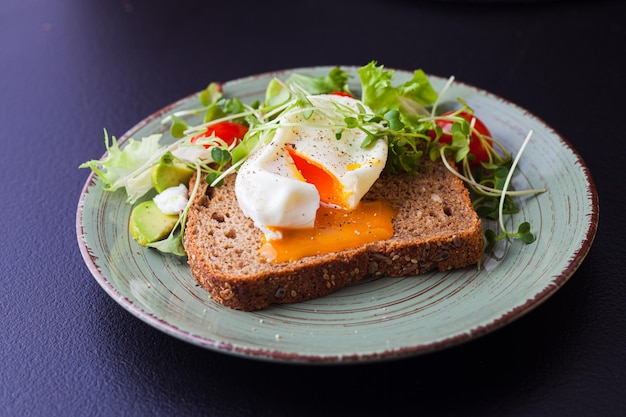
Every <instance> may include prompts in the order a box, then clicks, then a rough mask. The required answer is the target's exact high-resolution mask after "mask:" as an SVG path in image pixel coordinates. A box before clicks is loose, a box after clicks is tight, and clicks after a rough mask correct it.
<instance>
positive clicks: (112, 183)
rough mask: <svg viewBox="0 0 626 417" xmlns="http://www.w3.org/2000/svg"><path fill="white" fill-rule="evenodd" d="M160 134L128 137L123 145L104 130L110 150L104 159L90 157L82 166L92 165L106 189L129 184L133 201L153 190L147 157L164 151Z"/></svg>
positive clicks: (129, 191)
mask: <svg viewBox="0 0 626 417" xmlns="http://www.w3.org/2000/svg"><path fill="white" fill-rule="evenodd" d="M160 139H161V135H160V134H154V135H150V136H146V137H144V138H142V140H141V141H136V140H134V139H132V138H131V139H128V142H127V144H126V146H124V148H123V149H120V147H119V145H118V143H117V139H116V138H115V136H111V138H110V139H109V135H108V133H107V131H106V130H105V131H104V142H105V145H106V149H107V154H106V156H105V157H104V158H102V159H94V160H91V161H87V162H85V163H83V164H81V165H80V166H79V168H90V169H91V170H92V171H93V172H94V173H95V174H96V175H97V176H98V177H99V178H100V179H101V180H102V182H103V189H104V190H105V191H115V190H117V189H119V188H121V187H125V188H126V193H127V195H128V199H127V201H128V202H129V203H130V204H132V203H134V202H135V201H137V200H138V199H139V198H140V197H142V196H143V195H145V194H146V193H147V192H148V191H150V190H151V189H152V188H153V186H152V181H151V179H150V169H149V168H150V166H149V164H148V162H147V161H151V160H153V159H154V156H155V155H156V154H159V153H161V152H164V151H165V147H164V146H162V145H160V144H159V140H160Z"/></svg>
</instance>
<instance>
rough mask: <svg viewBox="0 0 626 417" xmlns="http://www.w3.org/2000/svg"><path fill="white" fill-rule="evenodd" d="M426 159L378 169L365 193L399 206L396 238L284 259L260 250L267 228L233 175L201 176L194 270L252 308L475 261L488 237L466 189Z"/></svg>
mask: <svg viewBox="0 0 626 417" xmlns="http://www.w3.org/2000/svg"><path fill="white" fill-rule="evenodd" d="M426 164H427V165H426V169H425V170H424V172H422V173H420V174H419V175H408V174H399V175H383V176H381V177H380V178H379V179H378V181H377V182H376V183H375V184H374V186H373V187H372V188H371V189H370V191H369V192H368V193H367V194H366V195H365V197H364V199H365V200H378V199H385V200H388V201H389V202H390V203H391V204H392V205H393V206H394V207H395V208H396V209H397V214H396V217H395V219H394V235H393V237H392V238H390V239H387V240H383V241H379V242H374V243H370V244H367V245H363V246H360V247H358V248H354V249H349V250H344V251H340V252H337V253H330V254H325V255H316V256H309V257H305V258H302V259H300V260H298V261H293V262H284V263H269V262H266V261H265V260H264V259H263V258H262V257H260V256H259V255H258V253H257V252H258V249H259V248H260V246H261V243H262V238H263V236H262V232H261V231H260V230H259V229H258V228H256V227H255V226H254V224H253V222H252V220H250V219H249V218H247V217H245V216H244V214H243V212H242V211H241V209H240V208H239V205H238V203H237V198H236V196H235V190H234V182H235V175H231V176H229V177H227V178H226V180H225V183H224V185H223V186H221V187H218V188H211V187H209V186H208V185H207V184H206V183H205V181H202V182H201V184H200V185H199V190H198V193H197V195H196V197H195V198H194V201H193V202H192V206H191V208H190V210H189V214H188V220H187V225H186V228H185V236H184V246H185V249H186V251H187V254H188V262H189V265H190V267H191V272H192V274H193V276H194V278H195V279H196V281H197V282H198V283H199V284H200V285H201V286H202V287H203V288H205V289H206V290H207V291H208V292H209V293H210V294H211V297H212V298H213V299H214V300H216V301H218V302H220V303H222V304H224V305H226V306H228V307H231V308H234V309H238V310H245V311H252V310H259V309H263V308H265V307H267V306H269V305H270V304H274V303H294V302H301V301H305V300H309V299H312V298H317V297H322V296H325V295H328V294H330V293H332V292H334V291H337V290H339V289H340V288H343V287H345V286H347V285H350V284H352V283H355V282H357V281H359V280H360V279H362V278H363V277H364V276H367V275H382V276H390V277H394V276H396V277H397V276H407V275H417V274H422V273H425V272H428V271H431V270H439V271H444V270H448V269H453V268H462V267H465V266H468V265H472V264H475V263H477V262H478V261H479V260H480V258H481V256H482V253H483V236H482V228H481V222H480V219H479V217H478V215H477V214H476V212H475V211H474V209H473V207H472V203H471V200H470V196H469V192H468V190H467V189H466V188H465V186H464V184H463V182H462V181H461V180H459V179H458V178H457V177H455V176H454V175H453V174H451V173H450V172H449V171H448V170H447V169H446V168H445V167H444V166H443V164H441V162H427V163H426Z"/></svg>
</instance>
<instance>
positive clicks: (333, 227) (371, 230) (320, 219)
mask: <svg viewBox="0 0 626 417" xmlns="http://www.w3.org/2000/svg"><path fill="white" fill-rule="evenodd" d="M395 214H396V210H395V209H394V208H393V207H391V205H390V204H389V203H388V202H387V201H383V200H376V201H361V202H360V203H359V204H358V205H357V207H356V208H355V209H354V210H351V211H347V210H343V209H337V208H333V207H329V206H320V208H319V209H318V210H317V215H316V219H315V226H314V227H313V228H312V229H295V228H271V229H272V230H274V231H277V232H280V233H282V239H276V240H269V241H265V242H264V243H263V245H262V246H261V249H260V255H261V256H262V257H263V258H265V259H266V261H268V262H276V263H278V262H286V261H295V260H298V259H301V258H303V257H305V256H314V255H322V254H326V253H331V252H337V251H340V250H344V249H350V248H355V247H358V246H361V245H363V244H366V243H371V242H376V241H379V240H385V239H389V238H391V237H392V236H393V218H394V216H395Z"/></svg>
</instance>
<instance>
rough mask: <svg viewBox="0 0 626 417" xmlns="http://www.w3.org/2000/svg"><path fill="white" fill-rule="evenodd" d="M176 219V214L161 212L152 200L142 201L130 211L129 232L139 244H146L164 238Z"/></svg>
mask: <svg viewBox="0 0 626 417" xmlns="http://www.w3.org/2000/svg"><path fill="white" fill-rule="evenodd" d="M177 221H178V215H175V214H163V212H162V211H161V210H159V208H158V207H157V205H156V203H155V202H154V201H152V200H149V201H144V202H142V203H139V204H138V205H137V206H135V208H133V211H132V212H131V213H130V221H129V229H130V234H131V236H132V237H133V239H135V240H136V241H137V242H138V243H139V244H140V245H141V246H146V245H147V244H148V243H153V242H157V241H159V240H162V239H164V238H166V237H167V235H169V234H170V232H171V231H172V229H173V228H174V226H175V225H176V222H177Z"/></svg>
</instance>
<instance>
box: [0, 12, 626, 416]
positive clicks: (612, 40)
mask: <svg viewBox="0 0 626 417" xmlns="http://www.w3.org/2000/svg"><path fill="white" fill-rule="evenodd" d="M213 3H215V4H213ZM209 4H210V3H209V2H205V1H199V0H198V1H190V0H179V1H164V0H159V1H154V0H108V1H105V0H91V1H83V0H56V1H51V0H2V2H0V179H1V180H0V196H1V198H2V202H1V204H0V210H1V212H0V230H1V231H2V239H0V275H1V278H0V415H2V416H18V415H24V416H95V415H150V416H161V415H162V416H187V415H221V416H233V417H235V416H247V415H264V416H278V415H285V416H287V415H289V416H292V415H311V416H313V415H362V416H365V415H376V416H381V415H438V416H452V415H454V416H459V415H463V416H531V415H532V416H539V415H545V416H555V415H567V416H571V415H581V416H623V415H626V279H625V277H624V275H625V273H624V270H625V269H626V264H625V262H624V256H625V251H624V236H625V235H626V228H625V227H624V226H625V224H626V221H625V220H624V216H623V207H624V204H626V199H625V198H624V189H623V186H624V179H625V176H624V171H623V166H622V168H620V165H621V164H623V163H624V157H625V156H626V152H625V151H624V147H623V146H622V143H623V140H624V137H625V136H624V123H623V121H624V117H625V116H624V111H625V110H626V106H624V101H625V100H626V88H625V83H624V73H625V69H624V67H623V63H622V61H623V58H624V55H626V2H622V1H552V2H549V1H532V2H525V3H523V2H514V1H499V2H498V1H493V2H484V3H474V2H469V1H468V2H452V1H447V2H443V1H442V2H429V1H417V0H404V1H400V0H385V1H382V0H380V1H379V0H359V1H356V0H352V1H345V2H341V1H325V0H305V1H301V2H293V1H267V2H249V3H245V2H236V1H231V2H211V5H209ZM373 59H374V60H377V61H379V62H380V63H382V64H384V65H385V66H387V67H390V68H403V69H414V68H420V67H421V68H424V69H425V70H426V71H427V72H429V73H431V74H435V75H440V76H444V77H447V76H449V75H451V74H454V75H455V77H456V79H457V80H459V81H462V82H465V83H468V84H472V85H475V86H477V87H479V88H482V89H485V90H488V91H490V92H492V93H495V94H497V95H499V96H501V97H503V98H505V99H507V100H509V101H512V102H514V103H516V104H518V105H520V106H522V107H524V108H526V109H528V110H529V111H531V112H532V113H534V114H535V115H537V116H538V117H540V118H541V119H543V120H544V121H545V122H546V123H547V124H549V125H550V126H552V127H553V128H554V129H555V130H556V131H558V132H559V133H560V134H561V135H563V136H564V137H565V138H567V140H568V141H569V142H570V143H571V144H572V145H573V146H574V147H575V148H576V149H577V150H578V152H579V153H580V155H581V156H582V158H583V159H584V161H585V162H586V164H587V166H588V168H589V170H590V172H591V174H592V176H593V179H594V181H595V183H596V186H597V190H598V194H599V196H600V223H599V228H598V231H597V235H596V239H595V242H594V245H593V247H592V248H591V250H590V252H589V254H588V256H587V258H586V259H585V260H584V262H583V263H582V265H581V266H580V268H579V270H578V271H577V272H576V273H575V274H574V275H573V277H572V278H571V279H570V280H569V281H568V282H567V284H566V285H565V286H564V287H563V288H562V289H561V290H560V291H558V292H557V293H556V294H555V295H554V296H553V297H551V298H550V299H549V300H547V301H546V302H545V303H543V304H542V305H541V306H539V307H538V308H537V309H535V310H533V311H532V312H530V313H529V314H527V315H525V316H523V317H522V318H520V319H519V320H516V321H515V322H513V323H511V324H510V325H508V326H506V327H504V328H502V329H500V330H498V331H495V332H493V333H490V334H488V335H486V336H483V337H481V338H479V339H476V340H473V341H470V342H468V343H465V344H462V345H460V346H456V347H451V348H448V349H445V350H442V351H438V352H434V353H429V354H426V355H422V356H418V357H414V358H408V359H402V360H396V361H391V362H384V363H370V364H361V365H350V366H300V365H287V364H276V363H270V362H264V361H257V360H251V359H245V358H240V357H235V356H230V355H226V354H223V353H220V352H214V351H210V350H206V349H203V348H200V347H197V346H195V345H191V344H188V343H186V342H183V341H181V340H178V339H176V338H173V337H171V336H168V335H166V334H164V333H162V332H161V331H159V330H156V329H155V328H153V327H151V326H149V325H147V324H145V323H144V322H142V321H140V320H138V319H137V318H135V317H134V316H133V315H131V314H129V313H128V312H127V311H126V310H124V309H123V308H121V307H120V306H119V305H118V304H116V303H115V302H114V301H113V300H112V299H111V298H110V297H109V296H108V295H107V294H106V293H105V292H104V291H103V290H102V289H101V288H100V286H99V285H98V283H97V282H96V281H95V280H94V279H93V278H92V276H91V274H90V272H89V270H88V269H87V267H86V266H85V264H84V263H83V260H82V257H81V254H80V252H79V248H78V245H77V242H76V234H75V233H76V232H75V216H76V207H77V203H78V198H79V195H80V192H81V189H82V186H83V184H84V182H85V180H86V178H87V174H88V173H87V172H86V171H85V170H79V169H78V165H79V163H81V162H83V161H86V160H88V159H92V158H94V157H98V156H99V155H101V154H102V152H103V141H102V129H103V127H106V128H107V129H108V130H109V132H111V133H112V134H115V135H121V134H123V133H124V132H125V131H126V130H127V129H129V128H130V127H132V126H133V125H134V124H135V123H136V122H138V121H139V120H141V119H143V118H144V117H146V116H147V115H149V114H151V113H152V112H154V111H156V110H158V109H160V108H161V107H163V106H165V105H167V104H168V103H170V102H173V101H175V100H177V99H179V98H181V97H184V96H187V95H188V94H191V93H193V92H195V91H198V90H200V89H202V88H204V87H205V86H206V84H207V83H208V82H210V81H215V80H223V81H225V80H230V79H235V78H238V77H242V76H247V75H251V74H255V73H261V72H266V71H272V70H277V69H282V68H294V67H302V66H316V65H336V64H341V65H363V64H365V63H367V62H369V61H370V60H373Z"/></svg>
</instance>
